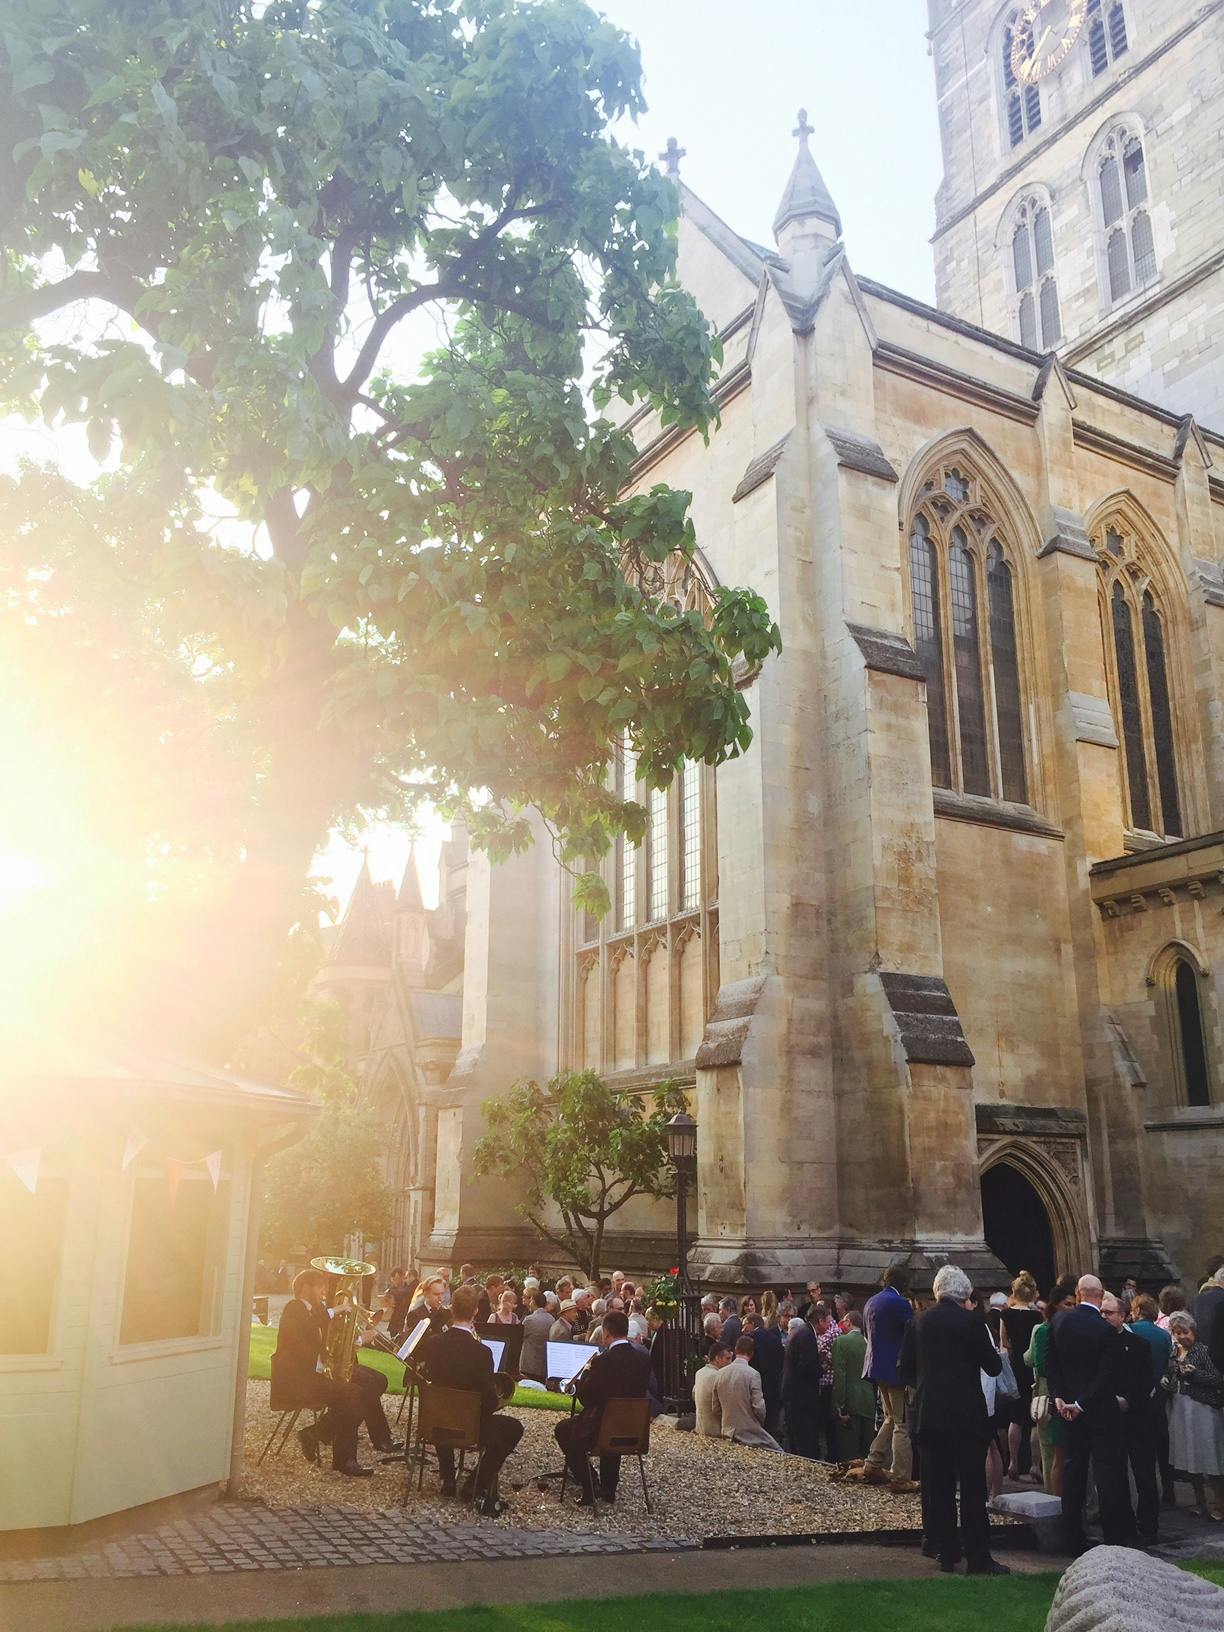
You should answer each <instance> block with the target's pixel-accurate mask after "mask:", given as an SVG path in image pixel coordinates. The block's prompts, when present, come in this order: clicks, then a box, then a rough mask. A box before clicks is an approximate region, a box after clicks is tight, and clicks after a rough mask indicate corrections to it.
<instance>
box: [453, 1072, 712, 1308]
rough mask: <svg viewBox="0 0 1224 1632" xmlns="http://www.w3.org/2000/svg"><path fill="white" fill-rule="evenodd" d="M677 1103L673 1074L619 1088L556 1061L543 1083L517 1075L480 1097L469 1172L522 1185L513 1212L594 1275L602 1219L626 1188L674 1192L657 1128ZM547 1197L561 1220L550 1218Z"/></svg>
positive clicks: (631, 1192) (617, 1206)
mask: <svg viewBox="0 0 1224 1632" xmlns="http://www.w3.org/2000/svg"><path fill="white" fill-rule="evenodd" d="M684 1106H685V1098H684V1094H683V1092H682V1091H681V1090H680V1089H679V1088H677V1087H675V1085H674V1084H671V1083H664V1084H663V1085H662V1086H661V1087H659V1088H656V1089H655V1090H654V1091H653V1092H651V1093H649V1094H622V1093H617V1092H615V1091H614V1090H613V1089H611V1088H609V1086H608V1084H607V1083H606V1082H604V1081H603V1079H602V1078H601V1077H598V1076H596V1074H595V1072H594V1071H563V1072H561V1073H560V1075H558V1076H555V1077H553V1078H552V1080H551V1081H550V1082H549V1083H548V1084H547V1086H546V1087H544V1088H541V1087H540V1085H539V1083H537V1082H532V1081H530V1080H526V1079H524V1080H521V1081H519V1082H516V1083H514V1084H513V1085H512V1087H511V1088H510V1090H509V1092H508V1093H507V1094H506V1096H505V1097H504V1098H503V1099H489V1100H486V1101H485V1103H484V1105H483V1106H482V1112H483V1115H484V1118H485V1124H486V1132H485V1133H484V1135H483V1136H482V1138H481V1140H480V1142H479V1144H478V1145H477V1146H476V1159H475V1168H476V1173H477V1175H478V1176H486V1175H494V1174H495V1175H497V1176H498V1177H500V1178H507V1179H512V1180H514V1181H515V1182H516V1183H517V1184H518V1186H519V1187H520V1189H521V1191H522V1194H523V1200H522V1201H521V1202H520V1203H519V1213H520V1215H521V1216H522V1217H523V1218H524V1219H525V1220H526V1222H527V1223H528V1224H530V1225H531V1226H532V1228H533V1229H534V1230H535V1231H536V1233H537V1234H538V1235H539V1236H540V1238H541V1240H543V1241H547V1242H550V1243H551V1244H552V1245H553V1246H554V1247H557V1248H559V1249H560V1250H561V1252H563V1253H564V1254H565V1257H566V1259H567V1261H568V1262H570V1263H573V1264H579V1265H581V1266H582V1268H583V1269H584V1270H585V1272H586V1274H587V1276H588V1277H589V1278H593V1277H595V1276H597V1275H598V1274H599V1268H600V1260H601V1258H602V1256H603V1244H604V1234H605V1232H606V1230H607V1226H608V1220H609V1219H610V1218H613V1217H614V1216H615V1215H616V1214H617V1213H618V1212H620V1210H621V1208H622V1207H624V1206H625V1205H626V1203H628V1202H630V1201H632V1200H633V1198H634V1196H652V1197H654V1198H656V1199H659V1198H661V1197H665V1196H672V1195H674V1194H675V1174H674V1172H673V1171H672V1170H671V1168H670V1166H669V1165H668V1161H667V1137H666V1134H665V1132H664V1129H665V1127H666V1125H667V1121H668V1118H669V1117H670V1116H671V1115H672V1114H673V1113H674V1112H676V1111H679V1110H683V1109H684ZM648 1107H649V1108H648ZM549 1203H552V1205H553V1206H554V1207H555V1208H556V1210H557V1213H558V1214H559V1216H560V1220H561V1222H560V1224H559V1225H555V1224H553V1223H552V1221H551V1220H550V1218H549V1215H548V1206H549Z"/></svg>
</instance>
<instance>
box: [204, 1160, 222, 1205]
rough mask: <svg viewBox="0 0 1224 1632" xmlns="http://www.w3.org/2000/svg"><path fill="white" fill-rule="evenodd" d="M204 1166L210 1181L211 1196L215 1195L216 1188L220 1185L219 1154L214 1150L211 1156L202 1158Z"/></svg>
mask: <svg viewBox="0 0 1224 1632" xmlns="http://www.w3.org/2000/svg"><path fill="white" fill-rule="evenodd" d="M203 1161H204V1166H205V1167H206V1168H207V1169H208V1176H209V1178H210V1179H211V1180H212V1187H213V1195H214V1196H215V1195H216V1193H217V1186H218V1185H219V1184H220V1183H221V1152H220V1151H219V1150H214V1151H213V1152H212V1154H211V1155H209V1156H205V1157H204V1158H203Z"/></svg>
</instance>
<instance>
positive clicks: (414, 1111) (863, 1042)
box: [320, 0, 1224, 1289]
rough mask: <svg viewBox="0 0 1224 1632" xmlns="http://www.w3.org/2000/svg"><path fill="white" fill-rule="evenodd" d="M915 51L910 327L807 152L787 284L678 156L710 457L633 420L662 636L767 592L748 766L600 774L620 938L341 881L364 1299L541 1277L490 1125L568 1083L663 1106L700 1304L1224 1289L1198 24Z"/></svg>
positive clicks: (1222, 737) (1223, 618) (453, 892)
mask: <svg viewBox="0 0 1224 1632" xmlns="http://www.w3.org/2000/svg"><path fill="white" fill-rule="evenodd" d="M929 22H930V31H929V41H930V52H931V57H932V60H933V65H934V78H935V85H934V89H935V95H936V98H937V101H938V108H939V126H940V134H941V141H942V150H943V161H944V175H943V181H942V183H941V186H940V188H939V192H938V196H937V200H936V221H935V232H934V238H933V244H934V253H935V266H936V284H937V291H938V297H937V298H938V304H937V306H934V307H932V306H928V305H926V304H924V303H923V302H921V301H917V300H914V299H912V298H911V297H909V296H908V295H905V294H902V293H899V292H898V291H896V290H894V289H891V288H887V287H885V286H884V285H882V284H879V283H876V282H873V281H872V280H871V279H870V278H869V277H867V276H864V275H863V274H862V273H860V272H859V271H858V270H857V269H856V268H855V266H854V265H853V261H852V252H853V245H847V244H846V243H844V242H843V239H842V229H841V221H840V218H839V214H838V209H837V205H836V202H835V201H834V199H833V198H832V197H831V195H830V193H829V190H828V188H827V187H826V185H825V183H824V181H823V179H822V176H821V173H820V170H819V167H818V163H817V157H816V156H814V155H813V153H812V152H811V150H810V145H809V135H810V129H809V127H808V124H807V120H806V117H805V116H804V115H803V114H802V113H801V114H800V117H799V124H798V128H797V130H796V132H795V136H796V138H797V141H798V151H797V155H795V156H794V158H793V168H792V170H791V173H790V177H789V180H787V181H786V182H785V186H784V187H783V188H782V191H781V199H780V202H779V204H778V208H777V214H776V218H775V222H774V238H775V243H774V246H773V247H769V246H763V245H760V244H756V243H753V242H751V241H749V240H748V239H745V238H743V237H741V236H740V235H739V234H738V233H737V232H736V231H735V229H734V227H733V226H731V225H730V224H728V223H727V222H725V221H724V220H723V219H722V218H721V217H720V216H719V215H718V214H717V213H716V211H715V209H714V208H713V206H712V204H711V203H710V202H707V201H706V200H703V199H701V198H698V197H697V196H696V195H695V194H694V193H693V192H692V191H691V190H689V189H688V188H687V187H686V186H685V185H684V183H683V181H682V180H680V178H679V176H678V174H676V165H677V158H678V154H677V151H676V150H675V148H674V146H673V148H672V150H671V152H670V154H669V155H668V164H669V168H671V169H672V172H673V174H676V179H677V186H678V188H679V192H680V197H681V203H682V216H681V221H680V274H681V277H682V279H683V281H684V283H685V285H686V286H687V287H688V288H689V289H690V290H691V291H692V293H693V295H694V296H695V298H696V299H697V301H698V302H699V304H700V305H701V307H702V309H703V310H704V312H705V313H706V315H707V316H708V317H709V319H710V320H711V322H712V324H713V326H714V327H715V328H716V329H717V331H718V333H719V336H720V338H721V341H722V344H723V348H724V363H723V366H722V375H721V378H720V380H719V383H718V399H719V403H720V407H721V423H720V425H719V427H718V428H717V430H716V431H715V432H714V433H713V435H712V436H711V439H710V441H709V443H708V445H707V444H706V443H705V442H703V440H702V438H701V436H700V435H697V434H694V433H689V432H681V431H676V430H675V429H674V428H667V427H663V426H661V425H660V424H659V423H658V422H657V420H656V419H655V418H654V417H653V416H652V414H651V413H650V412H649V411H647V410H640V411H639V412H637V413H636V414H634V415H633V417H632V418H631V420H630V421H629V426H630V429H631V431H632V434H633V436H634V438H635V441H636V445H637V447H638V449H639V458H638V463H637V466H636V470H635V480H636V481H638V482H641V483H643V484H647V485H650V484H654V483H657V482H665V483H668V484H669V485H671V486H673V487H677V488H683V489H686V490H689V491H691V493H692V495H693V500H692V516H693V520H694V524H695V527H696V533H697V539H698V543H699V549H698V552H697V555H696V557H695V559H694V560H693V561H692V562H687V561H686V562H682V563H677V564H676V565H675V567H674V568H673V569H672V570H670V571H669V572H668V573H666V574H665V575H664V581H663V582H661V583H660V585H659V589H660V593H662V594H666V595H668V596H670V597H673V598H675V600H676V601H677V603H678V604H682V605H685V606H696V607H701V606H702V605H703V604H704V603H705V602H706V601H707V600H708V597H709V596H710V595H711V594H712V592H713V591H714V590H715V588H716V587H717V585H718V584H719V583H720V582H722V581H725V582H728V583H736V584H750V585H752V586H753V587H754V588H755V589H756V590H758V591H759V592H760V593H762V594H763V595H764V596H765V597H766V598H767V600H768V602H769V604H770V606H771V609H772V611H773V613H774V616H775V617H776V618H777V620H778V622H779V623H780V625H781V629H782V636H783V650H782V653H781V655H780V656H778V657H774V658H771V659H770V660H768V661H767V662H766V663H765V664H764V665H763V666H762V667H761V668H760V669H759V670H758V671H755V672H745V673H743V674H742V675H741V676H740V677H739V683H740V684H741V686H742V687H743V689H744V690H745V692H746V694H747V697H748V701H749V703H750V706H751V712H752V723H753V729H754V732H755V738H754V742H753V745H752V748H751V750H750V751H749V752H748V753H747V754H745V755H744V756H743V757H742V758H739V759H736V760H733V761H731V762H729V763H728V764H726V765H723V766H721V767H719V768H718V770H717V772H715V771H713V770H711V769H710V768H708V767H706V766H703V765H698V764H693V765H690V766H688V767H687V768H686V769H685V771H684V772H683V774H681V775H679V776H677V777H676V779H675V781H674V782H673V784H672V786H671V787H670V788H668V789H667V790H664V791H651V790H647V789H646V788H645V787H643V786H641V785H640V784H638V783H637V781H636V779H635V774H634V758H633V748H632V743H631V742H628V741H626V742H625V743H624V744H623V745H622V748H621V751H620V752H619V753H618V754H617V756H616V760H615V764H614V765H613V767H612V771H611V774H612V775H614V777H615V778H616V779H617V784H618V786H619V787H620V788H621V789H622V790H624V792H625V794H626V796H628V797H632V796H633V792H634V790H635V788H636V789H637V791H638V796H639V797H640V798H641V799H642V801H643V802H644V803H645V804H646V805H647V807H648V816H649V827H648V831H647V835H646V837H645V839H644V840H643V842H642V843H641V844H640V845H639V846H636V847H635V846H633V845H630V844H627V843H625V844H622V845H621V846H620V847H619V848H618V849H617V850H616V851H614V853H613V854H612V855H611V856H610V857H609V858H608V860H607V863H606V874H607V882H608V885H609V889H610V892H611V897H612V903H613V905H612V911H611V913H610V914H609V915H608V917H607V918H606V919H605V920H604V921H603V922H602V923H597V922H596V921H594V920H593V919H590V918H586V917H584V916H583V915H582V914H580V913H577V912H576V911H575V910H574V908H573V906H572V904H571V899H570V883H569V880H568V879H567V878H566V877H564V876H563V875H562V873H561V872H560V871H559V869H558V868H557V866H556V864H555V863H554V861H553V858H552V854H551V851H550V848H549V846H548V844H547V843H542V844H537V845H536V846H535V848H534V849H533V850H532V851H530V852H529V853H527V854H525V855H522V856H518V857H516V858H514V859H513V860H512V861H510V862H508V863H506V864H505V865H502V866H497V867H492V866H490V865H489V864H488V862H487V861H486V860H485V858H484V857H483V856H481V855H479V854H472V855H471V856H469V855H468V852H467V847H466V843H465V838H464V835H463V834H462V832H456V833H455V834H454V836H453V837H452V839H451V841H450V842H449V843H448V845H447V846H446V848H445V850H444V853H443V858H442V866H441V872H442V878H441V896H440V901H439V905H438V906H437V908H434V909H426V908H425V907H424V905H423V903H422V900H421V896H420V891H419V888H418V885H417V879H416V873H415V868H414V865H413V864H412V863H411V862H410V864H409V868H408V872H407V874H406V875H405V880H404V883H403V884H402V885H401V887H400V888H399V890H398V892H396V891H394V890H393V889H392V887H391V886H390V885H378V884H375V883H373V882H372V880H371V879H370V877H369V875H368V872H365V871H363V874H362V877H361V880H360V881H359V884H358V886H357V889H356V892H355V894H354V897H353V899H352V901H351V903H350V905H349V908H348V911H347V914H346V916H345V919H344V920H343V922H342V923H341V925H340V926H338V929H337V931H336V933H335V938H334V941H333V944H332V947H331V951H330V956H329V961H328V964H327V966H326V968H325V969H324V971H323V973H322V975H321V976H320V985H321V987H322V989H324V990H326V991H328V992H330V993H331V994H332V995H334V996H335V997H337V999H339V1000H340V1001H341V1002H342V1003H343V1004H344V1005H345V1007H346V1009H347V1010H348V1013H349V1016H350V1024H351V1029H352V1032H353V1036H354V1039H355V1042H356V1044H357V1046H358V1047H359V1049H360V1051H361V1058H360V1066H361V1072H362V1080H363V1083H364V1087H365V1091H366V1093H367V1094H368V1095H369V1096H370V1097H371V1099H372V1100H373V1101H374V1102H375V1103H376V1104H378V1105H379V1106H380V1107H382V1108H383V1110H384V1114H385V1117H386V1124H387V1130H388V1132H387V1142H388V1165H389V1174H390V1176H391V1178H392V1181H393V1184H394V1185H395V1188H396V1193H397V1196H398V1197H399V1202H400V1212H399V1218H398V1222H397V1226H396V1233H395V1235H394V1238H393V1239H392V1240H391V1241H389V1242H388V1243H385V1244H384V1249H383V1250H384V1262H389V1261H391V1260H392V1259H396V1260H403V1261H406V1262H409V1263H420V1262H426V1263H433V1262H435V1261H437V1262H446V1261H450V1262H456V1263H457V1262H458V1261H460V1260H461V1259H470V1260H472V1261H473V1262H474V1263H477V1264H485V1265H490V1266H491V1265H493V1264H501V1263H507V1262H511V1261H514V1262H519V1263H521V1262H524V1261H525V1260H527V1259H528V1258H534V1257H535V1256H536V1255H537V1253H538V1251H539V1248H538V1244H537V1243H536V1242H535V1241H534V1240H533V1238H532V1237H531V1235H530V1233H529V1232H527V1231H526V1229H525V1228H524V1227H523V1226H522V1225H521V1224H520V1222H519V1221H518V1219H517V1215H516V1212H515V1198H514V1195H513V1193H512V1191H511V1190H510V1188H509V1187H508V1186H506V1185H504V1184H502V1183H500V1182H490V1181H483V1180H482V1181H479V1182H477V1181H475V1180H474V1179H473V1177H472V1172H471V1161H472V1151H473V1147H474V1145H475V1143H476V1140H477V1139H478V1138H479V1135H480V1132H481V1111H480V1107H481V1103H482V1101H483V1100H484V1099H486V1098H487V1097H488V1096H490V1095H494V1094H498V1093H501V1092H502V1091H504V1089H505V1088H506V1087H507V1086H508V1085H509V1083H510V1082H511V1081H512V1080H513V1079H514V1078H516V1077H518V1076H522V1075H530V1076H533V1077H536V1078H538V1079H540V1080H544V1079H546V1078H547V1077H548V1076H549V1075H551V1074H552V1073H553V1072H554V1071H557V1070H559V1069H566V1068H585V1067H590V1068H592V1069H594V1070H597V1071H598V1072H600V1073H601V1074H602V1075H603V1076H605V1077H606V1078H607V1079H608V1080H609V1081H610V1082H612V1083H613V1084H615V1085H617V1086H619V1087H623V1088H625V1089H632V1088H640V1087H644V1086H649V1085H651V1084H654V1083H657V1082H660V1081H662V1080H673V1081H678V1082H680V1083H681V1084H683V1085H684V1086H685V1087H686V1088H687V1090H688V1093H689V1096H690V1104H691V1109H692V1112H693V1115H694V1116H695V1117H696V1120H697V1123H698V1129H699V1131H698V1174H697V1185H696V1197H695V1207H694V1208H692V1209H691V1211H690V1218H694V1217H695V1232H694V1239H693V1244H692V1255H691V1267H692V1270H693V1272H694V1277H695V1278H696V1279H699V1280H701V1281H703V1282H706V1283H709V1284H712V1285H715V1286H725V1287H735V1286H745V1285H761V1284H765V1283H775V1284H783V1283H788V1284H796V1283H802V1281H803V1280H804V1278H805V1277H807V1276H810V1275H813V1274H815V1275H817V1276H819V1277H820V1278H821V1279H822V1280H823V1281H824V1282H825V1283H826V1284H838V1285H848V1286H852V1287H858V1288H864V1287H867V1286H869V1285H870V1284H872V1283H873V1282H874V1281H875V1280H876V1279H877V1277H878V1275H879V1272H880V1270H881V1268H882V1267H883V1266H884V1265H886V1264H888V1263H890V1262H894V1261H897V1260H899V1259H906V1260H908V1261H909V1262H910V1263H911V1264H912V1265H913V1267H914V1268H915V1270H916V1271H917V1272H918V1275H919V1278H920V1279H921V1278H922V1277H923V1276H927V1277H929V1275H930V1274H931V1273H933V1271H934V1270H935V1268H937V1267H938V1266H939V1264H941V1263H943V1262H945V1261H947V1260H948V1259H954V1260H955V1261H957V1262H958V1263H961V1264H964V1265H965V1266H966V1267H967V1268H969V1270H970V1272H971V1273H973V1274H974V1275H975V1277H976V1278H977V1279H978V1280H979V1282H980V1284H995V1285H997V1284H1002V1283H1003V1282H1004V1280H1005V1278H1006V1275H1007V1274H1008V1273H1009V1272H1015V1271H1016V1270H1018V1269H1019V1268H1021V1267H1026V1268H1029V1269H1031V1270H1032V1271H1033V1273H1034V1274H1035V1275H1036V1276H1037V1278H1038V1280H1039V1282H1040V1283H1041V1284H1042V1286H1043V1289H1044V1286H1045V1285H1047V1284H1048V1283H1049V1281H1050V1280H1051V1278H1052V1276H1053V1274H1054V1272H1055V1270H1056V1269H1058V1270H1060V1271H1061V1270H1084V1269H1086V1268H1088V1267H1090V1266H1092V1267H1099V1269H1100V1270H1101V1272H1102V1273H1103V1274H1104V1275H1105V1276H1106V1278H1107V1279H1109V1280H1118V1279H1120V1278H1121V1277H1123V1276H1126V1275H1135V1276H1137V1277H1138V1278H1139V1280H1140V1281H1141V1282H1142V1283H1144V1284H1145V1285H1154V1284H1159V1283H1162V1282H1163V1281H1165V1280H1168V1279H1172V1278H1175V1277H1176V1276H1177V1275H1179V1274H1185V1275H1186V1276H1188V1277H1193V1276H1195V1275H1197V1273H1198V1271H1199V1270H1200V1268H1201V1265H1202V1262H1203V1260H1204V1258H1205V1256H1206V1255H1207V1253H1208V1252H1209V1251H1211V1250H1213V1249H1214V1250H1224V1236H1222V1235H1221V1230H1222V1228H1224V1226H1222V1225H1221V1219H1222V1218H1224V985H1222V978H1221V977H1222V971H1224V916H1222V914H1224V180H1222V171H1224V95H1222V94H1221V91H1222V88H1224V0H1210V3H1205V4H1192V3H1190V0H1185V3H1179V4H1176V5H1171V4H1169V3H1168V0H1035V3H1030V4H1012V5H1003V6H1000V5H999V3H998V0H929ZM784 171H785V158H784V157H783V156H782V155H781V154H780V173H779V180H780V181H781V179H782V175H783V174H784ZM1217 425H1218V426H1219V427H1220V430H1219V431H1217V430H1216V429H1214V427H1215V426H1217ZM622 1216H623V1219H624V1222H623V1224H622V1225H621V1227H620V1229H619V1231H618V1232H617V1233H616V1234H615V1235H613V1236H612V1237H611V1241H612V1245H611V1246H610V1249H609V1263H611V1259H612V1258H615V1259H616V1260H617V1261H618V1262H619V1263H620V1264H622V1265H623V1267H624V1268H625V1269H626V1270H630V1271H632V1270H642V1269H646V1268H648V1267H657V1266H658V1265H659V1264H660V1263H666V1262H668V1261H669V1258H670V1252H671V1249H670V1247H669V1246H668V1245H667V1242H668V1241H669V1240H670V1238H671V1236H670V1232H671V1230H672V1210H671V1208H670V1207H667V1206H656V1205H653V1204H643V1205H641V1206H640V1207H638V1208H637V1210H636V1211H633V1210H632V1209H626V1211H625V1214H624V1215H622Z"/></svg>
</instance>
